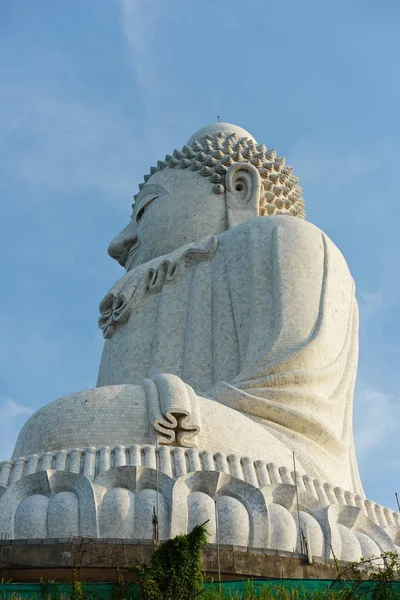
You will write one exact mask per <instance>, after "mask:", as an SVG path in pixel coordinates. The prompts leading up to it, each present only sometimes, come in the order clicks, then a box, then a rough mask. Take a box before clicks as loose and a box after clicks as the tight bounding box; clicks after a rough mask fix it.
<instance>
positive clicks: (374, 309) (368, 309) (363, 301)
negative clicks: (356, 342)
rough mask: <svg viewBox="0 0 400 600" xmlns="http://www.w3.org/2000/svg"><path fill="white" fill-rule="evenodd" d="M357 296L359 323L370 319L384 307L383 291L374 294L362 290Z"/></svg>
mask: <svg viewBox="0 0 400 600" xmlns="http://www.w3.org/2000/svg"><path fill="white" fill-rule="evenodd" d="M357 296H358V306H359V309H360V321H361V323H365V322H366V321H369V320H370V319H372V318H373V317H374V316H375V315H376V314H377V313H378V312H380V311H381V310H382V309H383V308H384V306H385V296H384V293H383V290H376V291H374V292H368V291H366V290H364V291H360V292H358V294H357Z"/></svg>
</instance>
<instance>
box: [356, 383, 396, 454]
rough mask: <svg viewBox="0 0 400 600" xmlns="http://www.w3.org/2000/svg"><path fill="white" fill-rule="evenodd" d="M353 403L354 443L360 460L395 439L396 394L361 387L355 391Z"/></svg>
mask: <svg viewBox="0 0 400 600" xmlns="http://www.w3.org/2000/svg"><path fill="white" fill-rule="evenodd" d="M355 406H356V419H355V432H354V433H355V444H356V449H357V455H358V456H359V457H360V458H361V459H363V458H365V457H366V455H369V454H371V453H372V452H373V451H376V450H377V449H378V448H379V447H380V446H382V447H383V446H387V445H389V444H390V443H391V441H393V440H397V438H398V435H399V433H400V397H399V396H396V395H395V394H392V393H387V392H384V391H382V390H378V389H374V388H372V387H369V386H364V387H361V388H360V390H359V391H358V392H357V394H356V402H355Z"/></svg>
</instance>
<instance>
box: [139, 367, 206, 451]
mask: <svg viewBox="0 0 400 600" xmlns="http://www.w3.org/2000/svg"><path fill="white" fill-rule="evenodd" d="M142 385H143V388H144V390H145V394H146V403H147V413H148V416H149V423H150V435H151V436H152V437H153V440H152V441H153V442H155V441H156V439H157V440H158V442H159V443H160V444H167V445H172V446H185V447H197V437H198V435H199V433H200V410H199V406H198V400H197V396H196V394H195V392H194V391H193V389H192V388H191V387H190V385H188V384H186V383H184V382H183V381H182V379H180V378H179V377H177V376H176V375H171V374H169V373H157V374H156V375H154V376H153V377H152V378H151V379H144V380H143V381H142Z"/></svg>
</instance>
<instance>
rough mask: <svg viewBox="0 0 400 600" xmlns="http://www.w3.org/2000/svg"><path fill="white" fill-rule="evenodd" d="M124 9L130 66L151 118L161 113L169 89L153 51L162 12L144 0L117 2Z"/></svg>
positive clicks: (158, 6)
mask: <svg viewBox="0 0 400 600" xmlns="http://www.w3.org/2000/svg"><path fill="white" fill-rule="evenodd" d="M117 2H118V5H119V7H120V9H121V17H122V31H123V34H124V37H125V40H126V43H127V46H128V49H129V58H130V63H131V65H132V68H133V72H134V74H135V77H136V81H137V84H138V87H139V89H140V92H141V95H142V101H143V108H144V110H145V112H147V114H148V115H149V116H150V115H151V114H153V113H156V112H157V106H159V103H160V100H159V98H160V94H163V93H165V91H166V88H165V85H164V83H163V77H162V74H161V73H160V70H159V69H158V67H157V61H156V59H155V56H154V53H153V51H152V47H153V46H154V45H155V44H154V40H155V38H156V32H155V15H159V13H160V10H162V6H161V5H157V6H156V5H155V2H154V0H153V2H152V5H151V10H149V7H148V6H147V3H145V2H141V1H140V0H117Z"/></svg>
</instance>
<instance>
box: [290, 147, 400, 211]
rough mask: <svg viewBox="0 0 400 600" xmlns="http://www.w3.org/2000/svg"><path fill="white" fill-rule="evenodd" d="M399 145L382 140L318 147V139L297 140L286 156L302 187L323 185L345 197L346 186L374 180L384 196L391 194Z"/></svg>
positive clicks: (393, 189) (360, 185) (393, 190)
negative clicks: (362, 144)
mask: <svg viewBox="0 0 400 600" xmlns="http://www.w3.org/2000/svg"><path fill="white" fill-rule="evenodd" d="M398 153H399V145H398V141H397V140H396V139H386V140H385V139H382V140H378V141H375V143H374V144H373V145H372V144H368V145H367V146H363V147H361V146H359V147H356V148H353V147H352V146H351V145H350V146H349V147H346V148H343V149H341V150H340V151H338V149H337V147H336V144H335V143H332V144H331V145H329V142H328V143H326V144H322V143H321V142H320V141H319V140H312V139H304V140H299V141H298V142H297V144H295V146H294V147H293V149H292V152H291V153H290V164H293V165H295V167H296V174H297V175H298V176H299V177H300V179H301V183H302V185H304V186H305V187H308V186H310V187H313V186H320V185H322V186H326V187H327V188H328V189H331V188H335V190H339V191H340V194H341V195H342V196H343V197H344V198H346V199H347V200H348V198H347V194H348V189H347V188H346V184H348V183H349V182H352V183H353V184H354V185H357V186H359V187H360V188H362V187H363V185H364V184H365V180H374V181H376V182H380V183H381V186H384V189H385V192H386V193H395V191H396V190H395V185H394V182H393V171H395V170H396V168H397V165H396V160H397V156H398Z"/></svg>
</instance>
